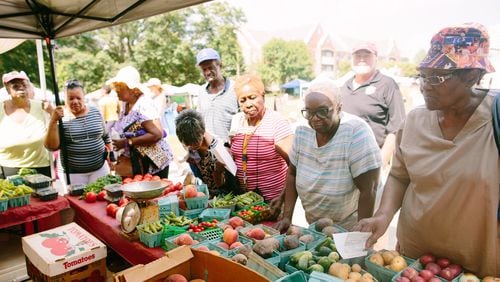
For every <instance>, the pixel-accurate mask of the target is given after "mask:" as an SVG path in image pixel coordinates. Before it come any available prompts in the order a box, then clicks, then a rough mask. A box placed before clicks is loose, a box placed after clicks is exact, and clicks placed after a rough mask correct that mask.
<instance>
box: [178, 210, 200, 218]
mask: <svg viewBox="0 0 500 282" xmlns="http://www.w3.org/2000/svg"><path fill="white" fill-rule="evenodd" d="M203 210H205V208H200V209H195V210H183V209H180V210H179V212H180V214H181V215H185V216H186V217H187V218H190V219H197V218H198V217H199V216H200V214H201V213H202V212H203Z"/></svg>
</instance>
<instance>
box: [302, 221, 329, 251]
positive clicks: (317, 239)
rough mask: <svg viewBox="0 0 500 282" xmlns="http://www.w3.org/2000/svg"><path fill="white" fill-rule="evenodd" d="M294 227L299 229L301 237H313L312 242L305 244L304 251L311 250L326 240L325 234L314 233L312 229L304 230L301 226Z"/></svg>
mask: <svg viewBox="0 0 500 282" xmlns="http://www.w3.org/2000/svg"><path fill="white" fill-rule="evenodd" d="M295 227H298V228H300V231H301V232H302V235H311V236H312V237H313V240H312V241H311V242H309V243H306V250H309V249H313V248H314V247H316V246H317V245H318V244H319V243H320V242H321V241H323V240H324V239H325V238H326V235H325V234H323V233H321V232H318V231H315V230H314V229H309V228H304V227H301V226H295Z"/></svg>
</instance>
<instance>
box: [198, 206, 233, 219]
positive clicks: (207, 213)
mask: <svg viewBox="0 0 500 282" xmlns="http://www.w3.org/2000/svg"><path fill="white" fill-rule="evenodd" d="M230 215H231V210H230V209H215V208H208V209H205V210H204V211H203V212H201V214H200V216H199V217H200V219H201V221H212V220H213V219H217V221H221V220H225V219H229V216H230Z"/></svg>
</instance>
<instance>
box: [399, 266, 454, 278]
mask: <svg viewBox="0 0 500 282" xmlns="http://www.w3.org/2000/svg"><path fill="white" fill-rule="evenodd" d="M409 267H411V268H413V269H415V270H417V271H420V270H422V268H420V269H418V268H415V265H413V264H412V265H410V266H409ZM403 271H404V269H403V270H401V271H400V272H398V273H396V275H394V276H393V277H392V278H391V280H390V281H391V282H396V280H397V279H398V278H399V277H401V275H402V273H403ZM460 276H462V274H460V275H458V276H457V277H456V278H455V279H453V280H452V281H458V280H459V278H460ZM434 277H436V278H438V279H439V280H441V281H442V282H447V281H448V280H446V279H444V278H442V277H439V276H437V275H434Z"/></svg>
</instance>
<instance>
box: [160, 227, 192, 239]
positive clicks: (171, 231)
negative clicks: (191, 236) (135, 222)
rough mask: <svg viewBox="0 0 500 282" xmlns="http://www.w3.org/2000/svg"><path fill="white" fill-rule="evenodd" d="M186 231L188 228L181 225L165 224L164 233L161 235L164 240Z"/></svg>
mask: <svg viewBox="0 0 500 282" xmlns="http://www.w3.org/2000/svg"><path fill="white" fill-rule="evenodd" d="M187 226H189V225H187ZM184 232H186V229H185V228H184V227H179V226H174V225H163V234H162V235H161V238H162V240H163V241H164V240H165V239H166V238H169V237H172V236H175V235H179V234H182V233H184Z"/></svg>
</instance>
